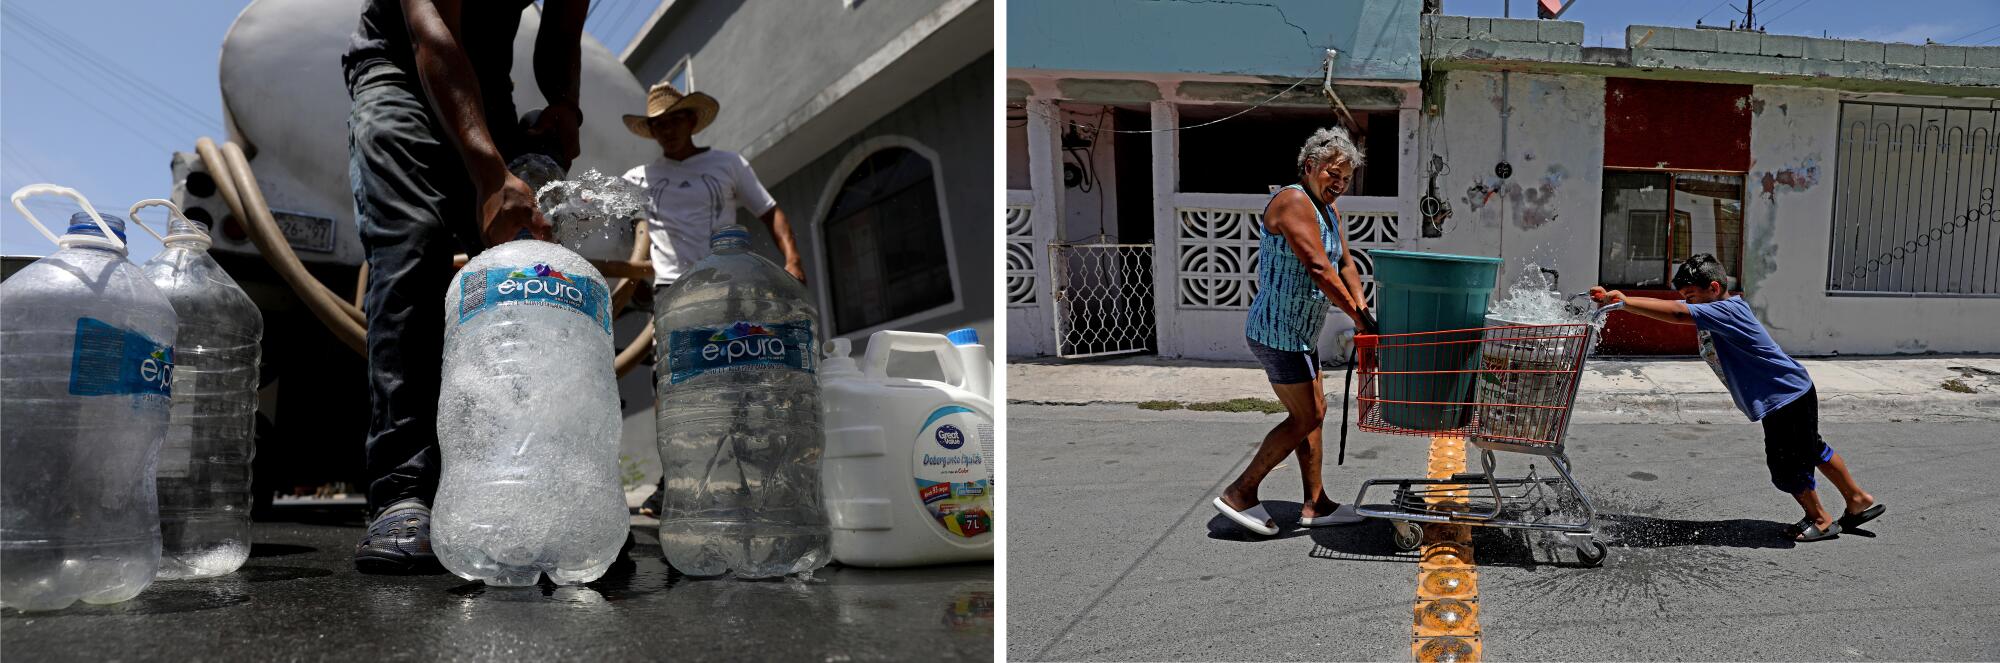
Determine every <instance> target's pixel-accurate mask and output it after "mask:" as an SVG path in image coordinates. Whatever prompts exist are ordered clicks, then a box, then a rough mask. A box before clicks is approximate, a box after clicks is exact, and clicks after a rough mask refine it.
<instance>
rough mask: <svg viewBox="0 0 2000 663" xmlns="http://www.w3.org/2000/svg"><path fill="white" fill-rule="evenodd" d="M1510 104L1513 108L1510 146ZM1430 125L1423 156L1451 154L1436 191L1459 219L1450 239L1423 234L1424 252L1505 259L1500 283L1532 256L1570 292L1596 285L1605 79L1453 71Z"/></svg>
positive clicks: (1451, 224)
mask: <svg viewBox="0 0 2000 663" xmlns="http://www.w3.org/2000/svg"><path fill="white" fill-rule="evenodd" d="M1426 103H1427V104H1428V103H1433V102H1431V101H1427V102H1426ZM1503 109H1506V110H1510V111H1511V112H1509V113H1508V114H1507V115H1506V117H1505V119H1504V122H1505V123H1506V134H1507V140H1506V144H1505V145H1504V146H1503V145H1502V144H1501V126H1502V122H1503V119H1502V115H1501V111H1502V110H1503ZM1424 123H1425V129H1426V131H1427V132H1428V134H1429V135H1428V137H1427V138H1428V141H1429V142H1428V146H1429V150H1428V152H1426V153H1424V154H1420V155H1418V157H1417V158H1418V159H1421V160H1423V161H1424V162H1426V163H1428V161H1429V160H1430V154H1432V153H1435V154H1439V155H1442V156H1444V157H1445V158H1446V165H1447V166H1448V167H1449V168H1450V172H1449V173H1447V174H1446V175H1444V176H1442V177H1439V178H1438V197H1440V198H1443V199H1445V200H1446V201H1448V202H1449V203H1450V204H1451V207H1452V216H1451V218H1450V219H1448V220H1446V221H1445V223H1444V230H1445V233H1444V236H1443V237H1438V238H1434V239H1421V240H1418V242H1417V247H1418V249H1419V250H1422V251H1434V252H1438V253H1455V254H1461V255H1480V256H1497V257H1501V258H1506V259H1507V263H1506V264H1505V265H1504V266H1502V267H1501V273H1500V278H1501V282H1502V283H1503V284H1506V283H1511V282H1512V281H1513V279H1514V278H1515V276H1516V275H1517V274H1519V272H1520V269H1521V268H1522V267H1524V266H1525V265H1526V264H1527V263H1529V262H1534V263H1535V264H1537V265H1539V266H1541V267H1544V268H1548V269H1554V270H1558V271H1559V272H1560V273H1561V275H1562V277H1561V282H1560V283H1559V285H1560V286H1562V287H1563V288H1564V289H1577V288H1580V287H1588V286H1589V285H1590V284H1592V283H1595V282H1596V280H1597V271H1598V254H1599V248H1598V240H1599V226H1600V225H1601V223H1600V218H1599V217H1600V216H1601V210H1600V206H1601V204H1602V200H1603V193H1604V183H1603V182H1604V79H1602V78H1597V77H1592V76H1551V75H1542V74H1519V73H1517V74H1507V75H1504V76H1503V75H1502V74H1498V73H1492V72H1483V71H1482V72H1474V71H1454V72H1449V73H1447V74H1446V81H1445V87H1444V113H1443V115H1442V116H1441V117H1439V118H1437V119H1426V120H1424ZM1503 159H1504V160H1506V161H1507V162H1508V163H1509V164H1512V165H1513V167H1514V173H1513V176H1511V177H1508V178H1506V179H1501V178H1500V177H1498V176H1497V175H1495V174H1494V166H1495V165H1496V164H1498V163H1499V162H1500V161H1501V160H1503ZM1502 289H1503V290H1504V285H1503V287H1502Z"/></svg>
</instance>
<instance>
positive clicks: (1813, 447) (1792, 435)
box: [1763, 388, 1833, 495]
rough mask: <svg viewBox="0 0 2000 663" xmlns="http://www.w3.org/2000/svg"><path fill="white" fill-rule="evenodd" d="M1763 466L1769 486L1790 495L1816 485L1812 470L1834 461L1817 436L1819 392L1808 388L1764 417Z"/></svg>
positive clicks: (1826, 447)
mask: <svg viewBox="0 0 2000 663" xmlns="http://www.w3.org/2000/svg"><path fill="white" fill-rule="evenodd" d="M1763 424H1764V464H1765V465H1767V466H1769V467H1770V468H1771V485H1773V486H1777V487H1778V490H1782V491H1785V492H1786V493H1790V494H1793V495H1797V494H1799V493H1803V492H1805V491H1808V490H1812V489H1813V488H1815V487H1817V486H1818V485H1819V483H1818V481H1816V480H1814V478H1813V469H1815V468H1817V467H1819V466H1820V464H1821V463H1824V462H1827V461H1830V460H1833V447H1829V446H1827V445H1826V441H1825V440H1822V439H1820V437H1819V392H1818V390H1817V389H1813V388H1808V389H1806V393H1804V394H1800V395H1799V397H1798V398H1796V399H1793V400H1792V402H1790V403H1786V404H1785V406H1784V407H1781V408H1778V409H1776V410H1772V411H1771V413H1770V414H1767V415H1764V421H1763Z"/></svg>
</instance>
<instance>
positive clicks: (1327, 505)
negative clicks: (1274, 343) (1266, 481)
mask: <svg viewBox="0 0 2000 663" xmlns="http://www.w3.org/2000/svg"><path fill="white" fill-rule="evenodd" d="M1323 384H1324V382H1323V381H1322V379H1321V378H1319V377H1314V378H1313V381H1312V394H1311V398H1312V402H1311V403H1308V405H1314V406H1315V407H1313V411H1312V412H1311V413H1309V414H1308V415H1307V416H1310V417H1312V420H1313V421H1315V422H1319V425H1317V426H1313V429H1312V432H1310V433H1307V434H1306V439H1305V440H1304V441H1303V442H1301V443H1300V444H1299V452H1298V456H1299V477H1300V479H1301V480H1302V482H1303V483H1304V484H1305V498H1304V499H1301V500H1299V503H1300V504H1302V505H1303V506H1301V507H1300V508H1299V517H1300V518H1318V517H1320V516H1325V515H1331V514H1332V513H1333V511H1334V509H1337V508H1340V504H1339V503H1337V502H1334V501H1333V500H1330V499H1327V498H1326V485H1325V484H1322V483H1320V467H1319V463H1320V459H1321V458H1322V457H1323V456H1322V453H1321V449H1323V448H1324V447H1322V446H1321V445H1320V440H1321V439H1322V438H1323V436H1324V434H1325V431H1326V425H1325V422H1326V392H1325V391H1322V389H1321V388H1322V385H1323ZM1285 408H1286V409H1288V410H1290V409H1293V405H1292V404H1291V403H1290V402H1287V403H1285Z"/></svg>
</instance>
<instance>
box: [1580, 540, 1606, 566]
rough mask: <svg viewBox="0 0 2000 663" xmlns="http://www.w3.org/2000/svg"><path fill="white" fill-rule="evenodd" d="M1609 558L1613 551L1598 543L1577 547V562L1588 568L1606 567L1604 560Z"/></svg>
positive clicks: (1593, 542)
mask: <svg viewBox="0 0 2000 663" xmlns="http://www.w3.org/2000/svg"><path fill="white" fill-rule="evenodd" d="M1609 556H1611V549H1610V548H1607V547H1605V546H1604V544H1602V543H1598V542H1596V541H1592V542H1590V543H1589V544H1586V545H1579V546H1577V547H1576V561H1577V562H1578V563H1580V564H1582V565H1583V566H1585V567H1587V568H1593V569H1594V568H1597V567H1600V566H1604V558H1606V557H1609Z"/></svg>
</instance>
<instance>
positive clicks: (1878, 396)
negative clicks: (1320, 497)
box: [1005, 355, 2000, 423]
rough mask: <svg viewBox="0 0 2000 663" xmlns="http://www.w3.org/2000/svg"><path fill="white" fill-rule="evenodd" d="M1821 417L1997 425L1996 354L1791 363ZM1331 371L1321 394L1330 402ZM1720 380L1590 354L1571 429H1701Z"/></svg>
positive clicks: (1139, 389)
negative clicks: (1807, 380) (1808, 377)
mask: <svg viewBox="0 0 2000 663" xmlns="http://www.w3.org/2000/svg"><path fill="white" fill-rule="evenodd" d="M1799 361H1800V363H1803V364H1805V366H1806V370H1807V371H1809V372H1811V373H1812V376H1813V382H1814V383H1815V385H1816V386H1817V388H1818V389H1819V398H1820V413H1821V417H1822V418H1824V419H1827V420H1831V421H1883V422H1888V421H1899V420H1903V419H1915V418H1919V417H1939V418H1947V417H1949V418H1977V419H2000V356H1995V355H1969V356H1968V355H1959V356H1944V355H1921V356H1907V357H1853V358H1849V357H1841V358H1830V359H1801V360H1799ZM1341 376H1342V371H1340V370H1339V369H1330V370H1329V371H1328V373H1327V381H1326V390H1327V398H1328V399H1329V400H1330V401H1332V402H1333V403H1335V404H1336V406H1337V404H1338V403H1339V402H1340V394H1341V385H1340V381H1341ZM1005 393H1006V395H1007V400H1008V402H1011V403H1030V404H1040V405H1085V404H1092V403H1138V402H1141V401H1151V400H1167V401H1180V402H1182V403H1201V402H1214V401H1226V400H1230V399H1235V398H1245V397H1250V398H1265V399H1270V398H1273V396H1272V395H1271V386H1270V384H1269V383H1268V382H1267V381H1266V380H1265V378H1264V373H1263V370H1262V369H1260V368H1258V367H1257V365H1255V364H1252V363H1247V362H1244V363H1237V362H1216V361H1200V360H1183V359H1164V358H1160V357H1135V358H1126V359H1115V360H1108V361H1088V360H1084V361H1069V360H1061V359H1054V358H1046V357H1045V358H1027V359H1020V358H1011V357H1010V358H1008V360H1007V384H1006V391H1005ZM1742 416H1743V415H1742V414H1740V413H1738V412H1737V411H1736V406H1735V404H1734V403H1733V402H1732V401H1731V400H1730V398H1729V392H1728V391H1726V390H1725V389H1724V388H1723V386H1722V382H1721V381H1719V380H1717V379H1716V377H1715V373H1713V372H1712V371H1710V370H1709V368H1708V366H1707V364H1705V363H1703V362H1702V361H1701V360H1700V359H1698V358H1661V359H1652V358H1601V359H1600V358H1595V357H1593V358H1591V359H1590V360H1589V361H1588V362H1586V364H1585V375H1584V378H1583V385H1582V387H1581V388H1580V389H1579V390H1578V393H1577V400H1576V416H1575V418H1574V420H1573V421H1575V422H1576V423H1621V422H1623V423H1709V422H1717V423H1721V422H1730V421H1737V420H1740V419H1741V418H1742Z"/></svg>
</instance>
